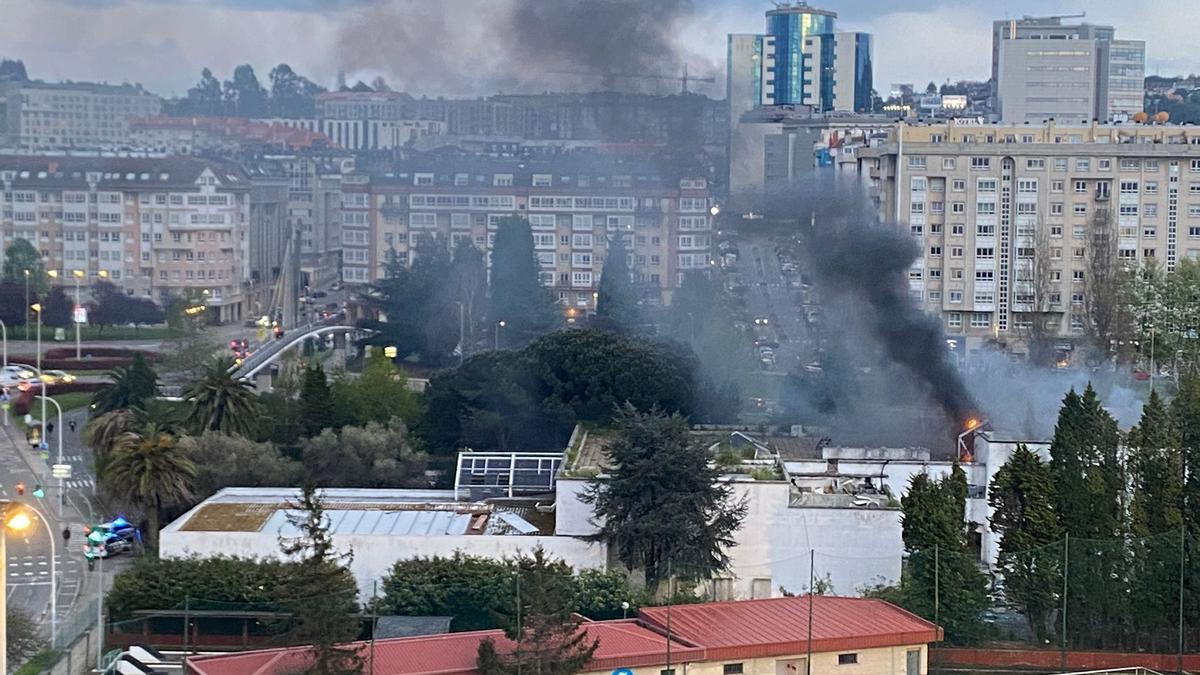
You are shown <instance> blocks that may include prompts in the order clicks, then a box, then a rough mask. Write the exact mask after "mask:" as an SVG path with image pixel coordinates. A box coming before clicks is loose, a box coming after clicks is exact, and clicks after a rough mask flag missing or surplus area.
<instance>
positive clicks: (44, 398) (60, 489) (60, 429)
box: [38, 378, 63, 518]
mask: <svg viewBox="0 0 1200 675" xmlns="http://www.w3.org/2000/svg"><path fill="white" fill-rule="evenodd" d="M38 398H40V399H42V440H43V441H45V440H46V401H50V402H51V403H53V404H54V407H55V408H56V409H57V410H58V463H59V464H62V463H63V448H62V443H63V410H62V406H61V405H59V404H58V401H55V400H54V399H52V398H50V397H49V396H46V380H45V378H43V379H42V395H41V396H38ZM58 517H59V518H62V517H63V479H62V478H61V477H60V478H59V479H58Z"/></svg>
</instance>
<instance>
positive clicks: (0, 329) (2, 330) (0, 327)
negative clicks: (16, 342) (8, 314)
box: [0, 321, 8, 368]
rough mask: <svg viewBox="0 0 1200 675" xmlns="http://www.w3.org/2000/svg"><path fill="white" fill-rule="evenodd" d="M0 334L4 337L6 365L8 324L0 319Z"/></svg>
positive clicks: (6, 360) (6, 363) (5, 361)
mask: <svg viewBox="0 0 1200 675" xmlns="http://www.w3.org/2000/svg"><path fill="white" fill-rule="evenodd" d="M0 334H2V335H3V337H4V367H5V368H7V367H8V326H6V325H4V322H3V321H0Z"/></svg>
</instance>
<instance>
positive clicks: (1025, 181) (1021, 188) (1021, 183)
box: [1017, 178, 1037, 194]
mask: <svg viewBox="0 0 1200 675" xmlns="http://www.w3.org/2000/svg"><path fill="white" fill-rule="evenodd" d="M1017 192H1019V193H1022V194H1036V193H1037V179H1036V178H1022V179H1020V180H1018V181H1017Z"/></svg>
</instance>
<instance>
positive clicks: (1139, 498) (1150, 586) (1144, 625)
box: [1126, 390, 1183, 648]
mask: <svg viewBox="0 0 1200 675" xmlns="http://www.w3.org/2000/svg"><path fill="white" fill-rule="evenodd" d="M1126 446H1127V448H1128V457H1129V459H1128V465H1129V473H1130V483H1131V484H1132V488H1133V490H1132V492H1133V496H1132V498H1131V500H1130V506H1129V511H1130V523H1129V526H1130V531H1131V533H1132V534H1133V535H1134V537H1136V538H1135V539H1132V540H1131V542H1132V547H1133V548H1132V551H1131V553H1132V562H1133V569H1132V574H1131V579H1132V584H1131V586H1132V588H1131V590H1132V592H1133V594H1134V596H1135V597H1137V598H1138V601H1137V602H1136V603H1132V604H1131V605H1130V616H1131V618H1132V619H1133V622H1134V625H1135V627H1136V628H1137V629H1138V630H1139V632H1141V633H1145V634H1149V637H1150V639H1151V640H1154V639H1155V636H1156V635H1161V634H1162V633H1161V632H1160V631H1165V632H1166V634H1167V635H1169V634H1170V632H1169V631H1170V628H1171V626H1173V625H1174V623H1175V610H1177V608H1178V589H1179V536H1178V533H1179V532H1180V528H1182V527H1183V464H1182V457H1181V454H1180V452H1179V441H1178V436H1177V434H1176V432H1175V428H1174V426H1173V425H1172V424H1171V419H1170V413H1169V412H1168V410H1167V407H1166V405H1165V404H1164V403H1163V401H1162V399H1161V398H1160V397H1159V395H1158V392H1157V391H1154V390H1151V391H1150V398H1149V400H1148V401H1147V402H1146V405H1145V406H1144V407H1143V408H1142V417H1141V420H1140V421H1139V422H1138V425H1137V426H1136V427H1134V428H1132V429H1130V431H1129V437H1128V440H1127V443H1126ZM1160 646H1161V647H1167V648H1169V647H1170V642H1169V641H1168V642H1167V643H1166V644H1160Z"/></svg>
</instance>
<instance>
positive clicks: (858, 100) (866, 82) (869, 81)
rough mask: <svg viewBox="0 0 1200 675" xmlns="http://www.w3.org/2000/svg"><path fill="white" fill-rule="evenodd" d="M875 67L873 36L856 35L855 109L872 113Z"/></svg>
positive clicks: (867, 34) (866, 34)
mask: <svg viewBox="0 0 1200 675" xmlns="http://www.w3.org/2000/svg"><path fill="white" fill-rule="evenodd" d="M873 68H874V66H873V65H872V63H871V35H870V34H869V33H855V34H854V109H855V110H857V111H859V112H870V110H871V90H872V89H873V88H874V86H875V83H874V73H873V72H872V70H873Z"/></svg>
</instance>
